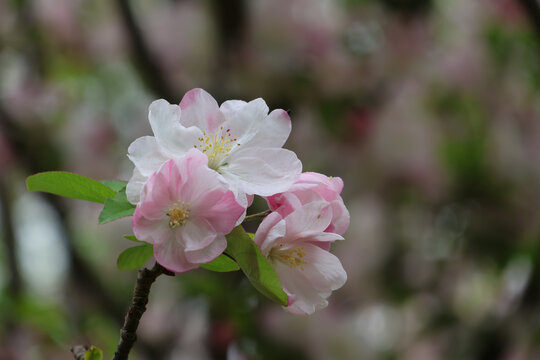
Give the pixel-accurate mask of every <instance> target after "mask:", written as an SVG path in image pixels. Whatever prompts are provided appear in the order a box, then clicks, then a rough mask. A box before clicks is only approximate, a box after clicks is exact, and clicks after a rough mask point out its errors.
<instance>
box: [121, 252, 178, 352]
mask: <svg viewBox="0 0 540 360" xmlns="http://www.w3.org/2000/svg"><path fill="white" fill-rule="evenodd" d="M161 274H166V275H170V276H174V273H172V272H170V271H169V270H167V269H165V268H164V267H163V266H161V265H159V264H158V263H156V264H155V265H154V267H153V268H152V269H151V270H148V269H146V268H145V269H141V270H139V275H138V276H137V283H136V284H135V290H134V292H133V299H132V300H131V305H130V306H129V310H128V312H127V314H126V318H125V320H124V326H122V330H120V342H119V343H118V347H117V348H116V352H115V353H114V357H113V360H127V358H128V355H129V352H130V350H131V348H132V347H133V344H134V343H135V341H136V340H137V327H138V326H139V321H140V320H141V317H142V315H143V314H144V312H145V311H146V304H148V295H149V294H150V287H151V286H152V283H153V282H154V281H156V278H157V277H158V276H159V275H161Z"/></svg>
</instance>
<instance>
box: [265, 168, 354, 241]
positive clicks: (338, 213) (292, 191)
mask: <svg viewBox="0 0 540 360" xmlns="http://www.w3.org/2000/svg"><path fill="white" fill-rule="evenodd" d="M342 189H343V180H341V178H339V177H328V176H325V175H323V174H319V173H315V172H305V173H302V174H301V175H300V178H299V179H298V180H297V181H296V182H295V183H294V184H293V185H292V186H291V187H290V188H289V189H288V190H287V191H286V192H284V193H279V194H275V195H272V196H269V197H267V198H266V201H267V202H268V206H269V207H270V210H273V211H277V212H278V213H280V214H281V215H282V216H287V215H288V214H290V213H291V212H293V211H294V210H295V209H297V208H299V207H300V206H302V205H304V204H307V203H310V202H313V201H327V202H328V203H329V204H330V206H331V207H332V220H331V221H330V224H329V225H328V228H327V229H325V231H326V232H333V233H337V234H340V235H343V234H344V233H345V231H347V228H348V227H349V223H350V215H349V211H348V210H347V208H346V207H345V204H344V203H343V199H342V198H341V196H340V195H339V194H340V193H341V190H342Z"/></svg>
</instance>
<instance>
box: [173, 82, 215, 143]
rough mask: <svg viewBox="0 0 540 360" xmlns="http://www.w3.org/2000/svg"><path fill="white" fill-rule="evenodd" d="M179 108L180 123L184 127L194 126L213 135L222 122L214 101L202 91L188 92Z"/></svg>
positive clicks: (193, 90)
mask: <svg viewBox="0 0 540 360" xmlns="http://www.w3.org/2000/svg"><path fill="white" fill-rule="evenodd" d="M180 108H181V109H182V117H181V119H180V122H181V123H182V125H184V126H185V127H190V126H196V127H198V128H200V129H201V130H203V131H206V132H207V133H214V132H215V131H216V130H217V129H218V127H219V126H220V125H221V124H222V123H223V121H224V118H223V115H222V114H221V112H220V111H219V106H218V104H217V102H216V100H215V99H214V98H213V97H212V95H210V94H209V93H207V92H206V91H204V90H203V89H192V90H190V91H188V92H187V93H186V94H185V95H184V97H183V98H182V101H181V102H180Z"/></svg>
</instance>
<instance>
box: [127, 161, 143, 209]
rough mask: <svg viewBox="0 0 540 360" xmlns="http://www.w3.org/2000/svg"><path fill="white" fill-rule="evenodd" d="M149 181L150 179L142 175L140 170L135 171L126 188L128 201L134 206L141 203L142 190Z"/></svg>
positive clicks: (135, 169)
mask: <svg viewBox="0 0 540 360" xmlns="http://www.w3.org/2000/svg"><path fill="white" fill-rule="evenodd" d="M147 179H148V177H147V176H144V175H143V174H141V172H140V171H139V169H137V168H134V169H133V175H132V176H131V179H129V181H128V183H127V186H126V196H127V199H128V201H129V202H130V203H132V204H133V205H136V204H137V203H138V202H139V200H140V196H141V189H142V188H143V186H144V183H145V182H146V180H147Z"/></svg>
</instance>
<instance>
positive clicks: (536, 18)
mask: <svg viewBox="0 0 540 360" xmlns="http://www.w3.org/2000/svg"><path fill="white" fill-rule="evenodd" d="M518 1H519V3H520V4H521V7H522V8H523V10H524V11H525V13H526V14H527V16H528V17H529V21H530V22H531V25H532V26H533V28H534V31H535V32H536V37H537V41H538V42H540V5H539V4H538V1H537V0H518ZM539 45H540V44H539Z"/></svg>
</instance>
